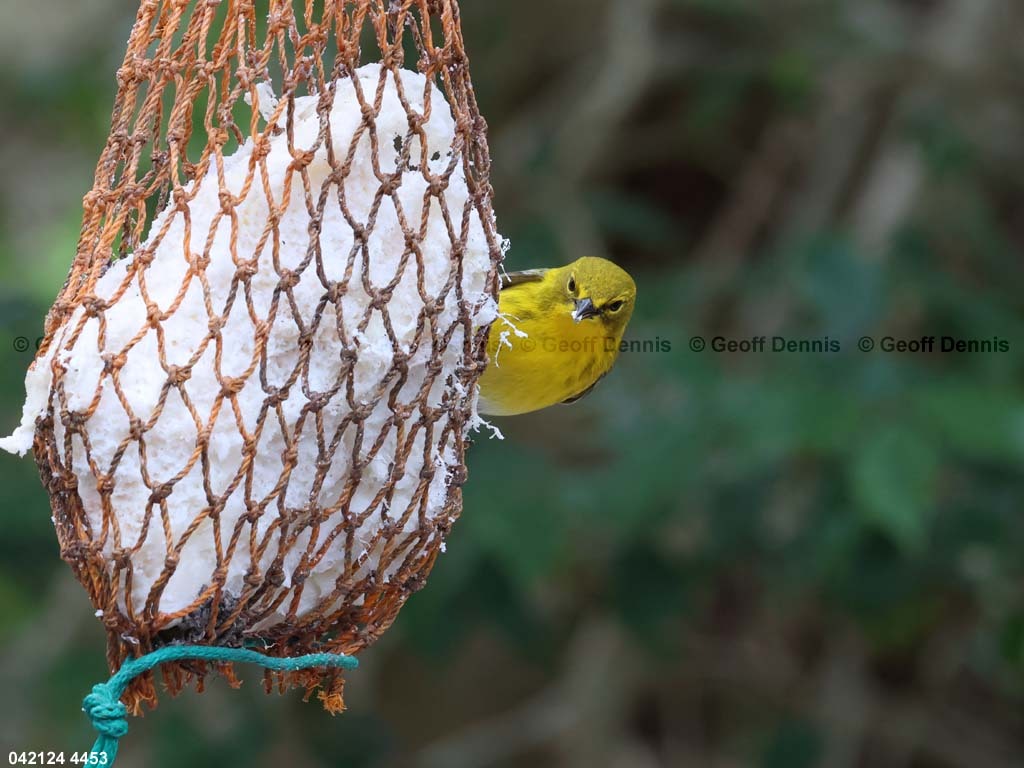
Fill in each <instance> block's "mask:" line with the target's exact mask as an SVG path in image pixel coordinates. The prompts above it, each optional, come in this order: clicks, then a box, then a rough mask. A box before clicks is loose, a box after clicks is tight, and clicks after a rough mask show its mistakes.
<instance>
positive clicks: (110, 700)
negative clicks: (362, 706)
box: [82, 645, 359, 766]
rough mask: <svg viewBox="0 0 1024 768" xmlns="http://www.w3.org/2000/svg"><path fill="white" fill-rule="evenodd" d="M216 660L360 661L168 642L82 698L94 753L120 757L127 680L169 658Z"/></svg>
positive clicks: (342, 664)
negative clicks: (93, 734)
mask: <svg viewBox="0 0 1024 768" xmlns="http://www.w3.org/2000/svg"><path fill="white" fill-rule="evenodd" d="M186 659H187V660H190V661H216V662H236V663H237V662H247V663H251V664H259V665H260V666H261V667H265V668H266V669H271V670H274V671H275V672H295V671H297V670H300V669H310V668H311V667H338V668H340V669H355V668H356V667H358V666H359V662H358V661H357V660H356V659H355V658H354V657H352V656H343V655H341V654H338V653H310V654H307V655H306V656H296V657H294V658H280V657H277V656H266V655H264V654H262V653H258V652H257V651H250V650H248V649H246V648H219V647H216V646H209V645H168V646H166V647H164V648H161V649H159V650H157V651H153V652H152V653H147V654H146V655H145V656H140V657H139V658H137V659H132V660H131V661H127V662H125V663H124V665H123V666H122V667H121V669H119V670H118V671H117V673H116V674H115V675H114V676H113V677H111V678H110V679H109V680H108V681H107V682H105V683H98V684H97V685H94V686H93V688H92V693H90V694H89V695H88V696H86V697H85V700H84V701H83V702H82V711H83V712H85V714H87V715H88V716H89V719H90V720H91V721H92V727H93V728H95V729H96V731H97V732H98V733H99V737H98V738H97V739H96V743H95V744H93V746H92V754H94V755H100V754H105V755H106V758H107V759H106V763H104V764H103V765H107V766H109V765H113V763H114V759H115V758H116V757H117V742H118V739H120V738H121V737H122V736H124V735H125V734H126V733H128V710H127V708H126V707H125V705H124V704H122V703H121V696H122V695H123V694H124V691H125V689H126V688H127V687H128V684H129V683H130V682H131V681H132V680H134V679H135V678H136V677H137V676H138V675H141V674H142V673H143V672H147V671H149V670H151V669H153V667H156V666H158V665H160V664H165V663H167V662H169V661H184V660H186Z"/></svg>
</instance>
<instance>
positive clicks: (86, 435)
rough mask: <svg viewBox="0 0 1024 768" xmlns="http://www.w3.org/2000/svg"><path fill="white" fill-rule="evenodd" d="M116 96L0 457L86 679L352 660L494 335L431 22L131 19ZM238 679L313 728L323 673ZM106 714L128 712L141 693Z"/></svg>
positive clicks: (438, 11)
mask: <svg viewBox="0 0 1024 768" xmlns="http://www.w3.org/2000/svg"><path fill="white" fill-rule="evenodd" d="M258 8H259V9H260V10H257V9H258ZM268 10H269V13H268ZM117 82H118V91H117V97H116V101H115V105H114V112H113V121H112V125H111V131H110V136H109V140H108V142H107V145H106V147H105V149H104V151H103V153H102V155H101V157H100V160H99V164H98V166H97V169H96V177H95V184H94V186H93V189H92V191H90V192H89V193H88V194H87V195H86V197H85V205H84V208H85V215H84V219H83V225H82V233H81V238H80V240H79V243H78V249H77V253H76V256H75V259H74V262H73V264H72V266H71V271H70V274H69V276H68V279H67V282H66V283H65V285H64V287H63V289H62V290H61V292H60V294H59V295H58V297H57V299H56V301H55V302H54V305H53V307H52V309H51V310H50V312H49V314H48V316H47V319H46V326H45V336H44V340H43V343H42V346H41V348H40V351H39V354H38V355H37V357H36V359H35V361H34V363H33V366H32V368H31V369H30V371H29V374H28V378H27V382H26V389H27V401H26V404H25V411H24V416H23V421H22V425H21V427H19V428H18V430H16V432H15V433H14V434H13V435H12V436H11V437H9V438H6V439H5V440H3V441H0V447H4V448H6V449H7V450H11V451H17V452H21V453H24V452H25V451H27V450H28V449H29V448H31V449H32V450H33V452H34V454H35V458H36V461H37V464H38V466H39V470H40V474H41V476H42V480H43V483H44V485H45V486H46V488H47V490H48V491H49V494H50V500H51V506H52V509H53V515H54V518H53V519H54V523H55V526H56V530H57V536H58V539H59V542H60V547H61V556H62V557H63V558H64V559H65V560H66V561H67V562H68V563H69V564H70V565H71V567H72V568H73V570H74V572H75V575H76V576H77V577H78V579H79V580H80V581H81V582H82V584H83V585H84V586H85V588H86V590H87V591H88V593H89V597H90V599H91V600H92V602H93V604H94V606H95V607H96V614H97V616H99V617H100V619H101V621H102V622H103V625H104V627H105V628H106V631H107V658H108V662H109V666H110V668H111V670H112V671H113V670H117V669H118V668H120V667H121V666H122V665H123V664H124V663H125V662H126V661H128V660H130V659H133V658H137V657H140V656H142V655H144V654H147V653H149V652H151V651H154V650H155V649H159V648H162V647H168V646H174V645H177V644H183V643H187V644H200V645H206V646H215V647H239V648H240V647H246V648H256V649H258V650H259V651H260V652H262V653H263V654H266V655H268V656H273V657H294V656H298V655H301V654H310V653H340V654H354V653H357V652H359V651H361V650H362V649H363V648H366V647H367V646H368V645H370V644H371V643H373V641H374V640H375V639H376V638H377V637H379V636H380V635H381V633H382V632H384V630H386V629H387V628H388V626H389V625H390V624H391V622H392V621H393V620H394V619H395V616H396V614H397V612H398V610H399V609H400V608H401V606H402V604H403V603H404V602H405V600H406V599H407V598H408V597H409V595H410V594H411V593H412V592H414V591H415V590H417V589H419V588H420V587H422V586H423V584H424V580H425V578H426V576H427V575H428V573H429V572H430V568H431V566H432V564H433V562H434V560H435V558H436V556H437V554H438V552H439V551H441V549H442V548H443V546H444V540H445V537H446V535H447V533H448V531H449V529H450V526H451V524H452V523H453V521H454V520H455V519H456V518H457V517H458V515H459V512H460V510H461V496H460V485H461V484H462V483H463V481H464V479H465V465H464V452H465V435H466V432H467V430H468V429H469V428H471V427H472V426H473V425H474V422H475V419H476V416H475V407H474V403H475V386H474V385H475V382H476V379H477V377H478V376H479V374H480V373H481V372H482V370H483V367H484V365H485V363H486V352H485V340H486V333H487V327H488V326H489V324H490V322H491V321H492V320H493V318H494V316H495V313H496V302H495V297H496V292H497V275H496V271H497V268H498V264H499V262H500V260H501V255H502V246H501V241H500V237H499V235H498V234H497V232H496V229H495V221H494V214H493V212H492V208H491V188H490V185H489V182H488V169H489V159H488V151H487V144H486V139H485V128H486V126H485V124H484V121H483V119H482V118H481V117H480V114H479V112H478V109H477V105H476V101H475V98H474V94H473V87H472V84H471V82H470V77H469V68H468V62H467V59H466V54H465V50H464V48H463V43H462V36H461V29H460V18H459V7H458V3H457V2H456V0H429V1H428V0H404V1H402V2H399V1H398V0H392V1H391V2H385V0H359V1H358V2H352V1H342V0H336V1H333V2H332V0H322V1H318V2H315V1H314V0H305V2H304V3H303V2H295V3H293V2H291V0H285V1H282V0H270V2H269V8H268V6H267V4H265V3H258V2H251V1H248V2H247V1H246V0H224V2H218V1H217V0H204V1H201V2H182V1H179V0H160V1H158V0H143V2H142V3H141V5H140V8H139V13H138V18H137V21H136V23H135V26H134V28H133V29H132V32H131V37H130V39H129V41H128V51H127V55H126V56H125V60H124V65H123V66H122V67H121V69H120V70H119V71H118V73H117ZM210 665H211V662H204V661H201V660H200V661H196V660H189V659H182V660H176V661H173V662H171V663H164V664H162V665H161V666H160V669H161V671H162V674H163V679H164V681H165V683H166V685H167V686H168V688H169V689H170V690H171V691H172V692H177V691H178V690H180V689H181V688H182V686H183V685H185V684H186V683H187V682H188V681H189V680H191V679H195V680H198V682H199V684H200V685H201V683H202V679H203V677H204V675H205V674H206V673H207V672H208V671H211V669H214V668H215V669H217V670H218V671H222V672H224V673H225V674H226V675H228V676H229V677H230V676H231V675H232V672H231V669H230V666H229V665H222V664H219V663H216V664H213V666H212V667H211V666H210ZM266 682H267V685H268V688H269V687H270V686H271V685H272V684H273V683H275V682H276V683H278V684H280V686H281V687H282V688H285V687H287V686H290V685H301V686H305V687H306V688H307V690H312V689H313V688H314V687H316V686H317V685H320V684H322V685H323V689H324V690H323V691H322V692H321V694H320V696H321V698H322V699H323V701H324V703H325V706H327V707H328V708H329V709H331V710H332V711H335V710H338V709H340V708H341V707H342V700H341V684H342V681H341V678H340V672H338V671H337V670H331V669H327V670H324V669H319V670H298V671H289V670H287V669H283V670H282V669H281V668H278V671H268V672H267V673H266ZM123 700H124V701H125V703H126V704H128V706H129V707H130V708H131V709H132V710H133V711H134V710H137V709H138V707H139V705H140V704H141V703H142V702H143V701H146V702H149V703H150V704H153V705H155V703H156V696H155V687H154V679H153V676H152V673H148V672H147V673H146V674H144V675H142V676H140V677H138V678H136V679H135V680H134V681H133V682H131V683H130V685H129V686H128V688H127V691H126V692H125V694H124V699H123Z"/></svg>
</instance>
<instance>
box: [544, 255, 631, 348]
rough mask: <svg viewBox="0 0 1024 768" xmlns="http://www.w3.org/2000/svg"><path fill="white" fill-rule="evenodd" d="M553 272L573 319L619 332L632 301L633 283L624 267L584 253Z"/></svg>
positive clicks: (619, 333)
mask: <svg viewBox="0 0 1024 768" xmlns="http://www.w3.org/2000/svg"><path fill="white" fill-rule="evenodd" d="M556 272H558V273H559V274H558V275H557V278H558V280H559V283H560V285H561V287H562V290H563V291H564V293H565V298H566V303H567V305H568V307H569V310H570V313H571V314H572V319H573V320H575V321H576V322H577V323H580V322H598V323H601V324H602V325H603V326H604V328H605V329H606V330H607V331H608V333H609V334H611V335H613V336H616V337H618V336H621V335H622V332H623V331H624V330H625V328H626V324H627V323H628V322H629V318H630V316H632V314H633V305H634V304H635V303H636V283H634V282H633V278H632V277H630V276H629V273H628V272H626V270H624V269H622V268H621V267H618V266H616V265H615V264H612V263H611V262H610V261H608V260H607V259H599V258H596V257H594V256H584V257H583V258H582V259H577V260H576V261H574V262H573V263H572V264H569V265H567V266H564V267H561V268H560V269H558V270H556Z"/></svg>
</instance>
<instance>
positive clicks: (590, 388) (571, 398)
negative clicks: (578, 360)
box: [562, 371, 608, 405]
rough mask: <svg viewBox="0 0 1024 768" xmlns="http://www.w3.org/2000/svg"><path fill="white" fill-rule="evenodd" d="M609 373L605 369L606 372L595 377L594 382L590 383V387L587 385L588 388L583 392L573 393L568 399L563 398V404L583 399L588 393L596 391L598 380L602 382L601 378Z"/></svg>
mask: <svg viewBox="0 0 1024 768" xmlns="http://www.w3.org/2000/svg"><path fill="white" fill-rule="evenodd" d="M607 375H608V372H607V371H605V372H604V373H602V374H601V375H600V376H598V377H597V378H596V379H594V383H593V384H591V385H590V386H589V387H587V388H586V389H584V390H583V391H582V392H580V393H579V394H578V395H573V396H572V397H570V398H569V399H568V400H563V401H562V404H563V405H568V404H569V403H575V402H576V401H577V400H582V399H583V398H584V397H586V396H587V395H589V394H590V393H591V392H593V391H594V387H596V386H597V385H598V382H600V381H601V379H603V378H604V377H605V376H607Z"/></svg>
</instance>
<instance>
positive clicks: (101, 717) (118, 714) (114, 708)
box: [82, 683, 128, 739]
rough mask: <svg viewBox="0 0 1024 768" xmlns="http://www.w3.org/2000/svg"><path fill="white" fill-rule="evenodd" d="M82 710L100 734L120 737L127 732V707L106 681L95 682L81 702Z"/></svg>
mask: <svg viewBox="0 0 1024 768" xmlns="http://www.w3.org/2000/svg"><path fill="white" fill-rule="evenodd" d="M82 711H83V712H85V714H86V715H88V716H89V720H90V721H91V722H92V727H93V728H95V729H96V731H97V733H99V734H100V735H101V736H106V737H108V738H112V739H120V738H121V737H122V736H124V735H125V734H126V733H128V709H127V708H126V707H125V705H124V704H122V703H121V700H120V699H119V698H118V697H117V696H115V695H114V691H111V690H110V688H109V687H108V686H107V684H106V683H97V684H96V685H94V686H93V687H92V693H90V694H89V695H88V696H86V697H85V700H84V701H83V702H82Z"/></svg>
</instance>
